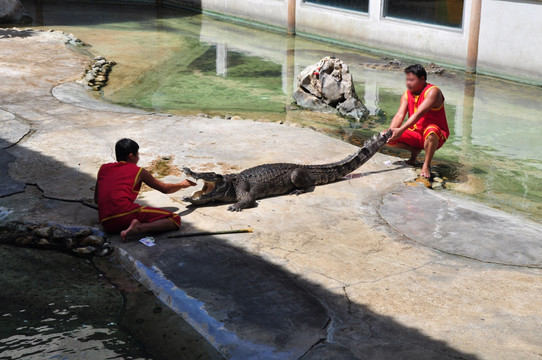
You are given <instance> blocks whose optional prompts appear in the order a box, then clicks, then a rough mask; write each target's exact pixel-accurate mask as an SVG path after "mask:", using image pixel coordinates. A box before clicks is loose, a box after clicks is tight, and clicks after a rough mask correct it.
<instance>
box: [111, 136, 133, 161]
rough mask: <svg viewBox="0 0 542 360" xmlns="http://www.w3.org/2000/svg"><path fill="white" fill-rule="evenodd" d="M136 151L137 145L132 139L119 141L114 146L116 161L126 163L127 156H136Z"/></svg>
mask: <svg viewBox="0 0 542 360" xmlns="http://www.w3.org/2000/svg"><path fill="white" fill-rule="evenodd" d="M138 151H139V145H137V143H136V142H135V141H134V140H132V139H126V138H125V139H120V140H119V141H117V143H116V144H115V156H116V157H117V161H126V160H128V155H130V154H134V155H137V152H138Z"/></svg>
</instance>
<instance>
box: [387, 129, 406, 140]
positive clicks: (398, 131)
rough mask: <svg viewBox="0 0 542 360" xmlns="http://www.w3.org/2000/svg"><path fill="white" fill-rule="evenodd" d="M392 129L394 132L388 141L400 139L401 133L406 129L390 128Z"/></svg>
mask: <svg viewBox="0 0 542 360" xmlns="http://www.w3.org/2000/svg"><path fill="white" fill-rule="evenodd" d="M390 129H391V131H393V134H392V135H391V137H390V138H389V139H388V142H391V141H395V140H397V139H399V138H400V137H401V135H403V132H404V130H402V129H401V128H390Z"/></svg>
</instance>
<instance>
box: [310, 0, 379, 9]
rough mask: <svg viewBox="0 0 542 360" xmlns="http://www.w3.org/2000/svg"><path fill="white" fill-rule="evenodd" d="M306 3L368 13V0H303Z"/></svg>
mask: <svg viewBox="0 0 542 360" xmlns="http://www.w3.org/2000/svg"><path fill="white" fill-rule="evenodd" d="M305 2H306V3H310V4H318V5H325V6H332V7H336V8H341V9H346V10H354V11H361V12H369V0H305Z"/></svg>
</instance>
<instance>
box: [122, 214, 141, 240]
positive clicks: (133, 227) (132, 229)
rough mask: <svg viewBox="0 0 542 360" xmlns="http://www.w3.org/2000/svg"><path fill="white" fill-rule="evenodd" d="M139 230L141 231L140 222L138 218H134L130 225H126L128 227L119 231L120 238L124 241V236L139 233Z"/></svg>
mask: <svg viewBox="0 0 542 360" xmlns="http://www.w3.org/2000/svg"><path fill="white" fill-rule="evenodd" d="M140 232H142V229H141V223H140V222H139V220H137V219H134V220H132V222H131V223H130V226H128V229H126V230H124V231H121V232H120V238H121V240H122V242H126V238H127V237H128V236H130V235H135V234H139V233H140Z"/></svg>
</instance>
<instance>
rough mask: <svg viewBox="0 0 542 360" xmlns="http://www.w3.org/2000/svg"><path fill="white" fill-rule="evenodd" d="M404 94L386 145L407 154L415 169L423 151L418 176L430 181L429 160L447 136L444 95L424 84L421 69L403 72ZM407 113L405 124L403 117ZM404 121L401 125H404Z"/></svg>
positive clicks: (418, 66)
mask: <svg viewBox="0 0 542 360" xmlns="http://www.w3.org/2000/svg"><path fill="white" fill-rule="evenodd" d="M405 74H406V86H407V91H405V93H404V94H403V96H401V105H400V106H399V110H398V111H397V114H395V116H394V117H393V119H392V121H391V124H390V129H391V130H392V131H393V135H392V137H391V138H390V139H389V140H388V145H391V146H395V147H398V148H401V149H406V150H409V151H410V153H411V154H410V159H408V160H407V163H408V164H411V165H415V164H416V159H417V158H418V155H419V154H420V153H421V151H422V150H425V161H424V163H423V166H422V172H421V174H420V175H421V176H423V177H426V178H430V177H431V160H432V159H433V155H434V154H435V151H436V150H437V149H439V148H440V147H441V146H442V145H444V143H445V142H446V139H448V136H449V134H450V130H449V129H448V122H447V120H446V112H445V110H444V95H443V94H442V92H441V91H440V89H439V88H437V87H436V86H434V85H431V84H429V83H427V73H426V71H425V69H424V68H423V66H421V65H411V66H409V67H407V68H406V69H405ZM407 113H408V118H407V120H406V121H404V119H405V115H406V114H407ZM403 121H404V122H403Z"/></svg>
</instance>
